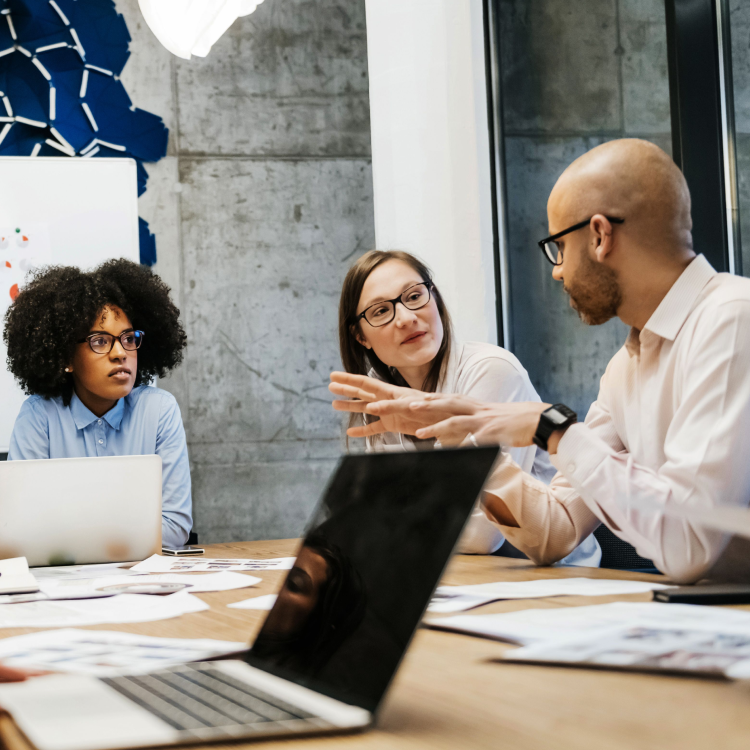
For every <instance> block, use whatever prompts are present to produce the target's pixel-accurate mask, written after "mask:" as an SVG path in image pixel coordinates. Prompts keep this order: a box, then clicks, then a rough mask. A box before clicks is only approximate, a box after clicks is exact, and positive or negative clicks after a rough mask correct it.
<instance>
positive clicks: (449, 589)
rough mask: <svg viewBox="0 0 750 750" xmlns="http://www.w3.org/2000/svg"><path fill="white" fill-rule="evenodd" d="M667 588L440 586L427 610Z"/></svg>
mask: <svg viewBox="0 0 750 750" xmlns="http://www.w3.org/2000/svg"><path fill="white" fill-rule="evenodd" d="M663 588H667V586H665V585H664V584H662V583H651V582H648V581H621V580H618V579H613V578H548V579H543V580H538V581H498V582H497V583H480V584H477V585H475V586H439V587H438V589H437V591H436V592H435V596H434V597H433V600H432V602H431V604H430V606H429V607H428V609H427V611H428V612H435V613H446V612H462V611H465V610H467V609H473V608H474V607H480V606H481V605H483V604H489V602H495V601H500V600H501V599H540V598H542V597H546V596H615V595H622V594H642V593H644V592H646V591H653V590H654V589H663Z"/></svg>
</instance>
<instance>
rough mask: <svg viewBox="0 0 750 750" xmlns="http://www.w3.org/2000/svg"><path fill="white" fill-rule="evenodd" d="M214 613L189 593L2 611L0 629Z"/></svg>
mask: <svg viewBox="0 0 750 750" xmlns="http://www.w3.org/2000/svg"><path fill="white" fill-rule="evenodd" d="M206 609H210V607H209V606H208V604H206V603H205V602H203V601H201V600H200V599H198V597H197V596H192V595H191V594H188V593H187V592H186V591H178V592H177V593H176V594H170V595H169V596H144V595H143V594H120V595H119V596H113V597H109V598H106V599H81V600H71V601H38V602H28V603H26V604H13V605H9V606H7V607H0V628H60V627H78V626H82V625H101V624H109V623H126V622H151V621H153V620H167V619H169V618H172V617H178V616H179V615H184V614H188V613H191V612H202V611H204V610H206Z"/></svg>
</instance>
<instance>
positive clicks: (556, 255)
mask: <svg viewBox="0 0 750 750" xmlns="http://www.w3.org/2000/svg"><path fill="white" fill-rule="evenodd" d="M593 218H594V217H593V216H589V218H588V219H586V221H581V222H579V223H578V224H574V225H573V226H572V227H568V228H567V229H563V231H562V232H558V233H557V234H553V235H552V236H551V237H545V238H544V239H543V240H539V242H538V243H537V244H538V245H539V247H541V248H542V252H543V253H544V255H545V257H546V258H547V260H548V261H549V262H550V263H551V264H552V265H553V266H561V265H562V262H563V253H562V250H561V249H560V248H559V246H558V244H557V240H559V239H560V237H562V236H564V235H566V234H570V233H571V232H576V231H578V230H579V229H583V228H584V227H585V226H588V224H589V223H590V222H591V219H593ZM604 218H605V219H607V220H608V221H609V222H610V223H611V224H622V223H623V222H624V221H625V219H616V218H614V217H613V216H605V217H604Z"/></svg>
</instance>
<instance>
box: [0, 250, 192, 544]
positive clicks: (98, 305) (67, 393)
mask: <svg viewBox="0 0 750 750" xmlns="http://www.w3.org/2000/svg"><path fill="white" fill-rule="evenodd" d="M179 316H180V311H179V310H178V309H177V308H176V307H175V306H174V304H173V303H172V300H171V299H170V297H169V287H168V286H167V285H166V284H165V283H164V282H163V281H162V280H161V279H160V278H159V277H158V276H156V275H155V274H153V273H152V272H151V271H150V270H149V269H148V268H145V267H144V266H140V265H138V264H136V263H133V262H131V261H128V260H110V261H107V262H106V263H103V264H102V265H101V266H99V267H98V268H96V269H95V270H93V271H90V272H84V271H81V270H79V269H78V268H73V267H68V266H56V267H49V268H44V269H41V270H39V271H37V272H35V273H34V274H33V276H32V277H31V279H30V280H29V282H28V283H27V284H26V286H25V287H24V288H23V290H22V291H21V293H20V294H19V295H18V297H17V298H16V300H15V302H14V303H13V304H12V305H11V306H10V308H9V310H8V312H7V314H6V316H5V330H4V333H3V338H4V340H5V343H6V345H7V347H8V366H9V368H10V371H11V372H12V373H13V375H14V376H15V378H16V380H18V382H19V383H20V384H21V387H22V388H23V390H24V391H25V392H26V393H28V394H29V398H27V399H26V401H25V402H24V403H23V406H22V407H21V411H20V413H19V415H18V418H17V419H16V423H15V425H14V427H13V434H12V436H11V441H10V450H9V452H8V460H9V461H13V460H19V459H21V460H24V459H33V458H76V457H93V456H133V455H149V454H156V455H158V456H161V459H162V485H163V486H162V545H163V546H165V547H180V546H182V545H183V544H184V543H185V542H186V541H187V537H188V534H189V533H190V529H191V528H192V497H191V489H190V468H189V465H188V454H187V444H186V441H185V430H184V428H183V426H182V417H181V416H180V409H179V407H178V405H177V402H176V401H175V399H174V396H172V395H171V394H170V393H167V392H166V391H163V390H161V389H159V388H154V387H153V386H151V385H149V383H150V382H151V380H152V379H153V378H154V376H158V377H164V376H165V375H166V374H167V373H168V372H169V371H170V370H171V369H173V368H174V367H176V366H177V365H178V364H179V363H180V362H181V361H182V352H183V349H184V348H185V344H186V341H187V339H186V336H185V331H184V330H183V328H182V326H181V324H180V320H179Z"/></svg>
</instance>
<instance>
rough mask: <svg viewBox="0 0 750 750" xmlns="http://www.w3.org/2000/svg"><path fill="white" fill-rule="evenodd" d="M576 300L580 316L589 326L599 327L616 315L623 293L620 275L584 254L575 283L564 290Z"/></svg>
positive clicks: (575, 306)
mask: <svg viewBox="0 0 750 750" xmlns="http://www.w3.org/2000/svg"><path fill="white" fill-rule="evenodd" d="M564 289H565V291H566V292H567V294H569V295H570V298H571V300H572V301H573V303H574V304H573V309H574V310H575V311H576V312H577V313H578V317H579V318H580V319H581V321H582V322H584V323H585V324H586V325H589V326H600V325H602V323H606V322H607V321H608V320H611V319H612V318H614V317H615V316H616V315H617V311H618V309H619V308H620V305H621V304H622V291H621V290H620V285H619V283H618V282H617V274H616V273H615V272H614V271H613V270H612V269H611V268H607V267H606V266H603V265H601V263H595V262H594V261H593V260H591V258H589V256H588V255H587V254H585V253H584V254H583V256H582V260H581V263H580V265H579V267H578V271H577V273H576V280H575V281H574V282H573V284H572V285H570V286H565V287H564Z"/></svg>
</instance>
